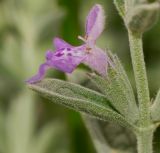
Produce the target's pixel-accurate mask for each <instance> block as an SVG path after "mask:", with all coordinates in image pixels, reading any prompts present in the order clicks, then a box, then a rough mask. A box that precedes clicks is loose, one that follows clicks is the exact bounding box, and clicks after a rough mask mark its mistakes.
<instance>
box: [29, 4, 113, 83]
mask: <svg viewBox="0 0 160 153" xmlns="http://www.w3.org/2000/svg"><path fill="white" fill-rule="evenodd" d="M104 22H105V17H104V11H103V8H102V7H101V5H99V4H96V5H95V6H94V7H93V8H92V9H91V11H90V12H89V14H88V17H87V21H86V34H85V37H84V38H82V37H80V36H79V37H78V38H79V39H81V40H83V41H84V44H83V45H81V46H72V45H70V44H68V43H67V42H65V41H64V40H62V39H60V38H55V39H54V46H55V51H54V52H53V51H47V52H46V62H45V63H43V64H41V65H40V67H39V71H38V73H37V74H36V75H35V76H33V77H32V78H30V79H29V80H27V82H28V83H35V82H37V81H40V80H41V79H43V78H44V76H45V73H46V71H47V69H49V68H55V69H58V70H61V71H63V72H67V73H71V72H72V71H73V70H74V69H75V68H76V67H77V66H78V65H79V64H80V63H84V64H86V65H87V66H89V67H90V68H91V69H92V70H94V71H96V72H97V73H99V74H100V75H102V76H105V75H106V74H107V68H108V65H109V64H111V61H110V59H109V57H108V56H107V54H106V53H105V52H104V51H103V50H102V49H100V48H98V47H97V46H96V45H95V42H96V39H97V38H98V37H99V36H100V34H101V33H102V31H103V29H104Z"/></svg>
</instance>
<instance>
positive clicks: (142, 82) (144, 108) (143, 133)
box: [128, 30, 154, 153]
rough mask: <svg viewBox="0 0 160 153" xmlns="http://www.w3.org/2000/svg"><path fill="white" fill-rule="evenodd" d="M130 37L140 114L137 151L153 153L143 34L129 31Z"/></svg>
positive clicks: (139, 152)
mask: <svg viewBox="0 0 160 153" xmlns="http://www.w3.org/2000/svg"><path fill="white" fill-rule="evenodd" d="M128 35H129V43H130V51H131V58H132V65H133V70H134V76H135V82H136V88H137V95H138V102H139V112H140V119H139V129H140V130H139V131H138V132H137V133H136V135H137V150H138V153H152V138H153V132H154V130H153V128H151V127H152V126H151V119H150V109H149V108H150V95H149V88H148V81H147V73H146V68H145V62H144V55H143V44H142V34H140V33H134V32H131V31H129V30H128Z"/></svg>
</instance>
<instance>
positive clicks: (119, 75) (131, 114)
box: [90, 53, 138, 122]
mask: <svg viewBox="0 0 160 153" xmlns="http://www.w3.org/2000/svg"><path fill="white" fill-rule="evenodd" d="M110 55H111V58H112V60H113V64H114V66H113V67H111V68H110V69H109V70H108V75H107V77H105V78H104V77H100V76H98V75H96V74H93V75H90V78H91V80H92V81H93V82H94V83H95V85H97V87H98V88H99V90H101V92H102V93H103V94H104V95H106V97H107V99H109V101H110V102H111V103H112V105H113V106H114V107H115V108H116V110H118V111H119V112H120V113H121V114H123V115H124V116H125V117H126V118H127V119H129V120H131V122H135V121H136V120H137V119H138V107H137V105H136V101H135V96H134V93H133V90H132V87H131V84H130V82H129V80H128V77H127V75H126V73H125V71H124V69H123V67H122V65H121V63H120V61H119V59H118V58H117V57H116V56H113V55H112V54H111V53H110Z"/></svg>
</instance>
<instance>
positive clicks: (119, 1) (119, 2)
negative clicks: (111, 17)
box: [114, 0, 126, 18]
mask: <svg viewBox="0 0 160 153" xmlns="http://www.w3.org/2000/svg"><path fill="white" fill-rule="evenodd" d="M114 4H115V6H116V8H117V10H118V13H119V15H120V16H121V17H122V18H123V17H124V16H125V11H126V10H125V1H124V0H114Z"/></svg>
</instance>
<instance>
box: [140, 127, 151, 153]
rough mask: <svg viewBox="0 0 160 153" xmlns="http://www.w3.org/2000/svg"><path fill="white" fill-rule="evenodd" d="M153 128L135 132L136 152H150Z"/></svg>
mask: <svg viewBox="0 0 160 153" xmlns="http://www.w3.org/2000/svg"><path fill="white" fill-rule="evenodd" d="M152 141H153V129H150V128H148V130H142V131H141V132H140V133H138V134H137V145H138V153H152V152H153V151H152V150H153V149H152Z"/></svg>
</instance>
